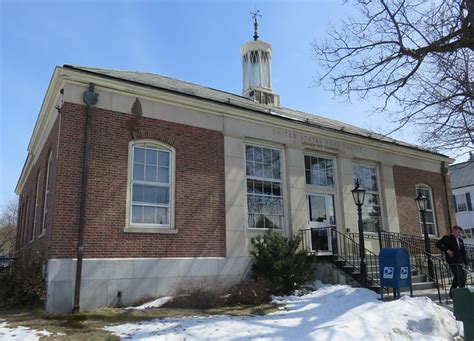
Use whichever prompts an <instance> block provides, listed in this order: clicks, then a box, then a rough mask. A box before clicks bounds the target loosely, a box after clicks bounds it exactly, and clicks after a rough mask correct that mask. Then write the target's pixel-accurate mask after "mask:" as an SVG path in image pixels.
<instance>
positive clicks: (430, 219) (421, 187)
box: [415, 184, 438, 236]
mask: <svg viewBox="0 0 474 341" xmlns="http://www.w3.org/2000/svg"><path fill="white" fill-rule="evenodd" d="M418 191H421V193H422V194H423V195H424V196H425V197H426V199H427V201H426V211H425V219H426V228H427V229H428V234H429V235H430V236H437V235H438V229H437V226H436V214H435V213H436V212H435V207H434V203H433V192H432V190H431V187H430V186H428V185H425V184H418V185H416V193H415V194H418ZM419 221H420V231H421V233H422V234H423V222H422V219H421V214H419Z"/></svg>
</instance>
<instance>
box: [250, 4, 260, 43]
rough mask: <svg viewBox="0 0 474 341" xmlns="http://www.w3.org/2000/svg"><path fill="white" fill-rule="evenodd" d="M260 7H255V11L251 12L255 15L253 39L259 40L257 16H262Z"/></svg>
mask: <svg viewBox="0 0 474 341" xmlns="http://www.w3.org/2000/svg"><path fill="white" fill-rule="evenodd" d="M259 13H260V10H259V9H255V12H250V14H252V17H253V40H255V41H257V40H258V21H257V17H260V18H261V17H262V15H261V14H259Z"/></svg>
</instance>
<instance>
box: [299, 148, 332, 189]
mask: <svg viewBox="0 0 474 341" xmlns="http://www.w3.org/2000/svg"><path fill="white" fill-rule="evenodd" d="M304 166H305V171H306V183H307V184H308V185H316V186H325V187H334V165H333V160H331V159H325V158H321V157H315V156H310V155H305V156H304Z"/></svg>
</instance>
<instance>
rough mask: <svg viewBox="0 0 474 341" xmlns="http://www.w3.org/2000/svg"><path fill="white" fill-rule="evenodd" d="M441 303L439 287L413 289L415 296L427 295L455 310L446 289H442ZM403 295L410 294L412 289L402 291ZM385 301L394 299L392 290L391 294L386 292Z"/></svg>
mask: <svg viewBox="0 0 474 341" xmlns="http://www.w3.org/2000/svg"><path fill="white" fill-rule="evenodd" d="M440 295H441V303H440V302H439V296H438V289H436V288H433V289H423V290H413V297H420V296H427V297H428V298H430V299H431V300H432V301H433V302H435V303H437V304H439V305H441V306H443V307H445V308H447V309H449V310H451V311H453V300H452V299H450V298H449V296H447V294H446V293H445V291H444V290H441V289H440ZM401 296H410V289H407V290H406V291H405V290H403V291H402V292H401ZM383 297H384V301H390V300H393V299H394V298H393V292H392V290H390V294H389V295H387V294H384V296H383Z"/></svg>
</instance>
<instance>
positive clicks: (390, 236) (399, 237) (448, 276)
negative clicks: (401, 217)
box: [353, 231, 474, 303]
mask: <svg viewBox="0 0 474 341" xmlns="http://www.w3.org/2000/svg"><path fill="white" fill-rule="evenodd" d="M353 235H354V238H355V237H356V236H357V233H354V234H353ZM380 235H381V238H382V243H381V244H382V246H383V247H401V248H405V249H407V250H408V252H409V253H410V255H411V257H412V259H413V260H414V262H412V269H413V270H415V271H417V272H418V273H420V274H422V275H424V276H425V277H426V278H427V279H428V280H429V281H433V282H434V283H435V285H436V288H437V290H438V299H439V302H440V303H441V301H442V300H441V290H442V291H444V296H445V298H446V302H447V301H448V294H449V289H450V285H451V283H452V277H453V275H452V273H451V271H450V269H449V265H448V264H447V262H446V260H445V258H444V256H442V255H441V254H429V253H427V252H426V251H425V246H424V245H425V244H424V239H423V238H420V237H418V236H412V235H404V234H400V233H394V232H386V231H381V234H380ZM364 237H365V238H367V239H377V240H378V235H369V234H368V235H365V236H364ZM435 242H436V241H434V240H431V244H432V245H431V247H432V250H437V248H436V246H435V245H434V244H435ZM466 253H467V256H468V261H469V264H470V266H471V268H472V267H473V265H474V247H473V246H469V245H466ZM428 258H431V261H432V263H433V268H434V269H433V270H434V271H433V276H430V274H429V271H428V267H427V262H428ZM466 285H474V278H473V275H472V272H466Z"/></svg>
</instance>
